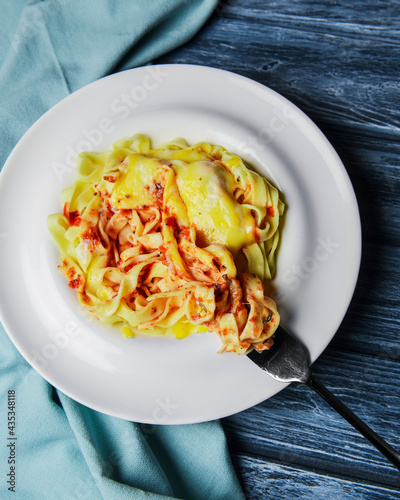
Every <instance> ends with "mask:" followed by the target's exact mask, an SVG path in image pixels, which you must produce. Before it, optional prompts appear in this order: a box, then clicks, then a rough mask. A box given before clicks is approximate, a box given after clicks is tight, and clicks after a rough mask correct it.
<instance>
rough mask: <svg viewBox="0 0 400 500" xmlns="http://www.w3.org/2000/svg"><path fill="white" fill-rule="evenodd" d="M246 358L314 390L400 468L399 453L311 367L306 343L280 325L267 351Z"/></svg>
mask: <svg viewBox="0 0 400 500" xmlns="http://www.w3.org/2000/svg"><path fill="white" fill-rule="evenodd" d="M247 357H248V358H250V359H251V360H252V361H253V362H254V363H255V364H256V365H257V366H259V367H260V368H261V369H262V370H264V371H265V372H267V373H268V374H269V375H270V376H271V377H273V378H274V379H275V380H278V381H279V382H300V383H302V384H305V385H307V386H308V387H310V389H313V390H314V391H315V392H316V393H317V394H318V395H319V396H321V397H322V398H323V399H325V401H326V402H327V403H328V404H330V405H331V406H332V408H333V409H334V410H336V411H337V412H338V413H339V414H340V415H341V416H342V417H343V418H345V419H346V420H347V421H348V422H349V423H350V424H351V425H352V426H353V427H354V428H355V429H356V430H357V431H358V432H360V433H361V434H362V435H363V436H364V437H365V438H367V439H368V440H369V441H370V443H372V444H373V445H374V446H375V447H376V448H377V449H378V450H379V451H380V452H381V453H383V454H384V455H385V457H386V458H388V459H389V460H390V461H391V462H392V463H393V465H395V466H396V467H397V468H398V469H399V470H400V453H399V452H398V451H396V450H395V449H394V448H392V446H390V444H388V443H387V442H386V441H385V440H384V439H383V438H381V437H380V436H379V435H378V434H377V433H376V432H375V431H373V430H372V429H371V428H370V427H369V426H368V425H367V424H366V423H365V422H363V421H362V420H361V419H360V418H358V417H357V415H355V414H354V413H353V412H352V411H351V410H350V409H349V408H348V407H347V406H346V405H345V404H344V403H342V402H341V401H340V399H338V398H337V397H336V396H334V395H333V394H332V393H331V392H330V391H329V390H328V389H327V388H326V387H325V386H324V385H323V383H322V382H321V381H320V380H319V379H318V378H317V377H316V376H315V375H314V374H313V373H312V372H311V370H310V356H309V353H308V351H307V349H306V348H305V346H304V345H303V344H302V343H301V342H300V341H299V340H297V339H296V338H295V337H294V336H292V335H290V334H289V333H288V332H287V331H286V330H284V329H283V328H282V327H279V328H278V330H277V331H276V335H275V336H274V345H273V347H272V348H271V349H270V350H268V351H263V352H261V353H258V352H257V351H252V352H251V353H250V354H248V355H247Z"/></svg>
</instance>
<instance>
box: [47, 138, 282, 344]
mask: <svg viewBox="0 0 400 500" xmlns="http://www.w3.org/2000/svg"><path fill="white" fill-rule="evenodd" d="M61 198H62V206H63V213H60V214H53V215H50V216H49V218H48V227H49V230H50V233H51V234H52V236H53V238H54V239H55V241H56V242H57V244H58V246H59V248H60V251H61V253H62V255H61V264H60V266H59V268H60V270H61V272H62V273H63V274H64V275H65V276H66V277H67V278H68V280H69V286H70V287H71V288H73V289H75V290H76V292H77V296H78V299H79V301H80V303H81V304H82V305H83V306H85V307H87V308H89V309H90V310H91V311H92V312H93V313H94V314H95V315H96V317H97V318H98V319H99V320H101V321H102V322H104V323H106V324H109V325H119V326H121V327H122V330H123V331H124V333H125V334H126V335H128V336H129V335H135V334H152V335H154V334H165V333H167V334H173V335H175V336H176V337H178V338H183V337H185V336H187V335H189V334H190V333H195V332H202V331H206V330H209V331H211V332H216V333H218V334H219V335H220V337H221V341H222V347H221V351H224V350H225V351H228V352H236V353H239V354H243V353H246V352H248V351H249V350H251V349H253V348H254V349H257V350H259V351H261V350H264V349H268V348H269V347H270V346H271V345H272V343H273V341H272V339H271V336H272V335H273V333H274V332H275V330H276V328H277V326H278V324H279V314H278V312H277V309H276V305H275V303H274V302H273V301H272V300H271V299H270V298H268V297H266V296H264V287H263V280H265V279H270V278H271V276H272V274H273V272H274V262H275V252H276V248H277V244H278V241H279V231H278V225H279V219H280V216H281V215H282V213H283V208H284V206H283V203H282V202H281V201H280V199H279V192H278V190H277V189H276V188H275V187H274V186H272V185H271V184H270V183H269V182H268V181H267V180H265V179H263V178H262V177H261V176H259V175H258V174H257V173H255V172H253V171H252V170H250V169H249V168H247V167H246V165H245V164H244V162H243V161H242V160H241V158H239V157H238V156H236V155H233V154H231V153H229V152H228V151H227V150H226V149H224V148H223V147H222V146H217V145H212V144H209V143H198V144H195V145H194V146H191V147H190V146H189V145H188V144H187V143H186V141H184V140H183V139H176V140H174V141H171V142H168V143H165V144H163V145H161V146H159V147H158V148H156V149H154V148H152V145H151V142H150V139H149V138H148V137H147V136H145V135H142V134H137V135H135V136H133V137H132V138H130V139H126V140H122V141H118V142H116V143H114V144H113V147H112V149H111V150H110V151H106V152H101V153H81V154H80V155H79V157H78V161H77V180H76V182H75V183H74V184H73V185H72V186H70V187H68V188H66V189H64V190H63V192H62V195H61Z"/></svg>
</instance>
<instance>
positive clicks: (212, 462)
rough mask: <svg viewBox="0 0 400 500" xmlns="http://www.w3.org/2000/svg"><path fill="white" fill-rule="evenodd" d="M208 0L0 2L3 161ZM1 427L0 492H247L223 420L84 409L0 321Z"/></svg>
mask: <svg viewBox="0 0 400 500" xmlns="http://www.w3.org/2000/svg"><path fill="white" fill-rule="evenodd" d="M215 5H216V0H186V1H185V0H147V1H144V0H143V1H142V0H130V1H129V0H43V1H26V0H25V1H24V0H12V1H9V0H0V9H1V17H0V165H1V166H3V164H4V162H5V160H6V158H7V156H8V155H9V153H10V152H11V150H12V148H13V147H14V146H15V144H16V143H17V141H18V140H19V139H20V138H21V136H22V135H23V134H24V132H25V131H26V130H27V129H28V128H29V127H30V126H31V125H32V124H33V123H34V122H35V121H36V120H37V119H38V118H39V117H40V116H41V115H42V114H43V113H44V112H45V111H46V110H48V109H49V108H50V107H51V106H53V105H54V104H56V103H57V102H58V101H60V100H61V99H62V98H64V97H66V96H67V95H68V94H69V93H71V92H73V91H74V90H76V89H78V88H80V87H82V86H83V85H86V84H88V83H90V82H92V81H94V80H96V79H98V78H100V77H102V76H105V75H107V74H109V73H112V72H115V71H119V70H121V69H126V68H131V67H134V66H138V65H143V64H147V63H149V62H151V61H152V60H153V59H155V58H156V57H158V56H160V55H162V54H163V53H165V52H167V51H169V50H172V49H173V48H175V47H177V46H179V45H181V44H182V43H184V42H186V41H188V40H189V39H190V38H191V37H192V36H193V35H194V34H195V33H196V32H197V31H198V29H199V28H200V27H201V26H202V25H203V24H204V22H205V21H206V19H207V18H208V16H209V15H210V14H211V13H212V11H213V9H214V8H215ZM0 232H1V228H0ZM13 391H14V392H13ZM9 397H10V402H11V409H10V408H8V406H9V405H8V398H9ZM14 397H15V409H14V408H13V401H14ZM9 410H10V413H9ZM13 412H15V416H16V421H15V422H14V420H13ZM9 417H10V420H9ZM9 422H11V427H9ZM14 423H15V440H13V439H8V438H10V433H9V429H12V428H13V426H14ZM0 437H1V439H0V498H1V499H7V498H18V499H19V500H24V499H27V500H31V499H34V500H36V499H38V500H42V499H51V500H53V499H59V500H69V499H71V500H72V499H88V500H97V499H115V500H120V499H121V500H122V499H134V500H142V499H146V500H151V499H166V498H181V499H188V500H214V499H215V500H216V499H220V500H222V499H224V500H225V499H226V500H236V499H243V498H244V497H243V493H242V491H241V489H240V486H239V483H238V481H237V478H236V475H235V473H234V470H233V468H232V464H231V461H230V457H229V453H228V450H227V446H226V440H225V436H224V433H223V430H222V428H221V425H220V423H219V422H218V421H214V422H207V423H204V424H194V425H180V426H168V425H164V426H149V425H141V424H137V423H134V422H129V421H125V420H120V419H117V418H114V417H110V416H107V415H104V414H101V413H99V412H96V411H94V410H91V409H89V408H87V407H85V406H83V405H81V404H79V403H77V402H75V401H73V400H72V399H70V398H68V397H67V396H65V395H64V394H62V393H61V392H59V391H57V390H56V389H54V388H53V387H52V386H51V385H50V384H49V383H47V382H46V381H45V380H44V379H43V378H42V377H41V376H40V375H39V374H38V373H36V371H34V370H33V369H32V368H31V367H30V366H29V365H28V364H27V363H26V362H25V360H24V359H23V358H22V357H21V355H20V354H19V353H18V351H17V350H16V349H15V348H14V346H13V344H12V343H11V341H10V340H9V339H8V337H7V335H6V333H5V332H4V330H3V329H2V328H1V327H0ZM14 461H15V464H14ZM13 467H14V468H13ZM14 480H15V483H13V481H14ZM13 484H15V487H14V488H13ZM9 488H10V489H9ZM12 489H14V490H15V493H14V492H13V491H12Z"/></svg>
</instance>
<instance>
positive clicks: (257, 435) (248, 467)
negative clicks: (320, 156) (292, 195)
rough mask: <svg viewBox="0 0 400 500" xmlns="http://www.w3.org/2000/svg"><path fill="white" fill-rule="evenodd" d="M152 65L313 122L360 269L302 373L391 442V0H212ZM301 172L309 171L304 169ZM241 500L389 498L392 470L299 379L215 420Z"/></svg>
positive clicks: (396, 168) (395, 46) (398, 96)
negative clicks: (281, 105) (344, 192)
mask: <svg viewBox="0 0 400 500" xmlns="http://www.w3.org/2000/svg"><path fill="white" fill-rule="evenodd" d="M157 62H159V63H190V64H202V65H206V66H214V67H217V68H221V69H227V70H229V71H233V72H236V73H239V74H241V75H244V76H246V77H249V78H252V79H254V80H256V81H258V82H260V83H263V84H265V85H267V86H269V87H270V88H272V89H274V90H276V91H277V92H279V93H280V94H282V95H283V96H285V97H287V98H288V99H289V100H291V101H292V102H293V103H294V104H296V105H297V106H299V107H300V109H302V110H303V111H304V112H305V113H306V114H307V115H308V116H310V118H311V119H312V120H313V121H314V122H315V123H316V124H317V125H318V126H319V127H320V128H321V130H322V131H323V132H324V133H325V135H326V136H327V137H328V139H329V140H330V142H331V143H332V145H333V146H334V147H335V149H336V151H337V152H338V153H339V156H340V157H341V159H342V161H343V163H344V165H345V167H346V169H347V171H348V173H349V176H350V178H351V181H352V183H353V185H354V189H355V192H356V195H357V199H358V203H359V208H360V216H361V221H362V228H363V256H362V263H361V269H360V276H359V281H358V284H357V287H356V290H355V294H354V297H353V300H352V302H351V305H350V308H349V311H348V313H347V315H346V317H345V319H344V321H343V323H342V325H341V327H340V329H339V331H338V333H337V335H336V336H335V338H334V339H333V341H332V342H331V344H330V346H329V347H328V349H327V350H326V351H325V352H324V353H323V355H322V356H321V357H320V358H319V359H318V360H317V362H316V363H315V364H314V366H313V370H314V371H315V373H316V374H317V375H318V376H319V377H320V378H321V380H322V381H323V382H324V383H325V384H326V385H327V387H328V388H330V389H331V390H332V392H333V393H334V394H336V395H337V396H338V397H340V398H341V399H342V400H343V402H344V403H345V404H347V405H348V406H349V407H350V408H351V409H352V410H353V411H354V412H355V413H356V414H358V416H360V417H361V418H362V419H363V420H365V422H366V423H367V424H368V425H370V426H371V427H372V428H373V429H374V430H375V431H377V432H378V433H380V434H381V435H382V436H383V437H384V438H385V439H387V441H388V442H390V443H391V444H392V445H393V446H394V447H395V448H397V449H400V297H399V288H400V286H399V285H400V268H399V262H400V203H399V195H400V80H399V75H400V2H399V1H394V0H392V1H386V0H361V1H358V2H345V1H344V0H338V1H330V0H279V1H278V0H275V1H274V0H269V1H268V2H265V1H264V0H252V1H251V2H248V0H222V1H221V2H220V3H219V5H218V7H217V9H216V10H215V12H214V15H213V16H212V18H211V19H210V20H209V22H208V23H207V25H206V26H205V27H204V29H203V30H202V31H201V32H200V33H199V34H198V35H197V36H196V37H195V38H194V39H193V40H191V41H190V42H189V43H187V44H186V45H185V46H183V47H181V48H179V49H178V50H176V51H174V52H171V53H169V54H168V55H166V56H165V57H163V58H161V59H160V60H158V61H157ZM311 182H312V181H311ZM223 426H224V428H225V431H226V434H227V438H228V445H229V448H230V451H231V455H232V458H233V462H234V466H235V468H236V470H237V473H238V476H239V479H240V481H241V484H242V486H243V489H244V491H245V494H246V497H247V498H248V499H249V500H253V499H274V500H279V499H289V500H291V499H297V498H299V499H307V500H308V499H324V500H325V499H340V500H342V499H347V498H348V499H350V498H351V499H372V500H374V499H376V500H384V499H385V500H386V499H392V498H393V499H400V474H399V472H398V471H397V470H396V469H394V467H393V466H392V465H391V464H390V463H389V462H388V461H387V460H386V459H385V458H384V457H383V456H382V455H381V454H380V453H379V452H378V451H376V450H375V448H373V447H372V446H371V445H370V444H369V443H368V441H366V440H365V439H364V438H363V437H362V436H361V435H359V434H358V433H357V432H356V431H355V430H354V429H353V428H352V427H351V426H350V425H349V424H347V422H345V421H344V420H343V419H342V418H341V417H339V416H338V415H337V414H335V413H334V411H333V410H331V408H330V407H329V406H328V405H327V404H326V403H325V402H324V401H322V400H321V399H320V398H319V397H318V396H317V395H316V394H314V393H313V392H312V391H311V390H310V389H308V388H307V387H304V386H301V385H292V386H290V387H288V388H287V389H285V390H284V391H282V392H281V393H279V394H278V395H276V396H275V397H273V398H271V399H270V400H268V401H265V402H264V403H261V404H260V405H257V406H256V407H254V408H251V409H249V410H246V411H244V412H241V413H239V414H237V415H233V416H231V417H229V418H226V419H224V420H223Z"/></svg>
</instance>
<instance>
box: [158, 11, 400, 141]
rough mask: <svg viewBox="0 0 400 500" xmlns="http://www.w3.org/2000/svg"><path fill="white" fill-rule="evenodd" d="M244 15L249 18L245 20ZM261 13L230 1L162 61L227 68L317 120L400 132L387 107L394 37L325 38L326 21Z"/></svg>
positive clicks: (397, 60) (396, 58) (393, 96)
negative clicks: (314, 25) (275, 19)
mask: <svg viewBox="0 0 400 500" xmlns="http://www.w3.org/2000/svg"><path fill="white" fill-rule="evenodd" d="M234 9H237V10H234ZM249 11H250V17H251V19H250V18H249V17H247V18H244V15H243V12H249ZM399 11H400V9H398V10H397V13H399ZM232 12H235V16H232ZM252 12H253V14H252ZM228 13H229V16H230V17H229V16H228ZM262 13H263V15H264V16H265V17H268V16H270V12H269V11H268V10H267V9H265V8H264V9H261V8H260V10H259V11H258V10H255V11H251V10H250V9H248V10H246V9H244V10H240V8H239V7H236V3H235V4H232V5H231V6H230V7H229V10H228V11H227V12H226V13H225V14H224V16H225V17H221V18H218V16H214V17H213V19H212V20H211V22H210V24H209V26H208V29H206V30H203V31H202V32H200V34H199V36H198V37H196V39H195V40H194V41H193V42H192V43H190V44H189V45H186V46H184V47H183V48H181V49H179V50H178V51H175V52H172V53H170V54H168V55H167V56H165V57H164V58H162V59H161V61H162V62H192V63H197V64H204V65H208V66H209V65H211V66H215V67H219V68H223V69H228V70H232V71H235V72H237V73H240V74H244V75H246V76H248V77H250V78H253V79H255V80H257V81H259V82H261V83H264V84H266V85H268V86H270V87H271V88H273V89H275V90H277V91H278V92H280V93H281V94H283V95H285V96H286V97H288V98H289V99H290V100H292V102H294V103H295V104H297V105H299V107H300V108H302V109H303V110H304V111H305V112H306V113H307V114H309V115H310V116H311V117H312V118H313V119H315V120H316V121H317V122H321V121H322V122H329V123H335V124H342V125H346V126H349V125H352V126H353V127H362V129H363V130H369V129H372V130H379V131H381V132H387V133H393V134H395V135H397V136H398V135H399V128H398V127H399V123H400V111H399V109H398V108H397V107H396V106H393V102H398V99H399V86H398V67H399V64H400V51H399V50H398V40H397V42H396V44H394V43H392V42H390V43H389V42H387V41H386V39H385V38H382V37H380V36H379V33H376V36H374V37H363V36H361V31H362V29H361V25H360V32H357V36H354V33H353V36H352V37H350V38H349V36H348V35H347V33H343V32H340V31H338V30H337V29H336V31H335V30H333V31H332V32H331V33H327V32H326V24H324V25H323V26H321V30H319V31H315V30H311V31H310V30H309V29H307V27H302V26H301V25H299V24H298V23H297V24H296V23H294V22H288V23H287V24H285V25H284V26H283V23H284V19H283V17H282V23H281V24H282V26H279V25H275V24H273V23H272V24H271V25H265V23H264V21H263V19H264V18H263V17H262V15H261V14H262ZM320 22H321V21H320ZM336 24H337V23H336ZM249 25H250V26H251V29H249ZM307 26H308V25H307ZM377 31H379V30H377ZM382 31H383V33H386V30H385V27H384V26H383V29H382ZM379 32H380V31H379ZM210 54H212V56H211V57H210ZM383 75H384V84H383V82H382V80H383V78H382V76H383Z"/></svg>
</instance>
